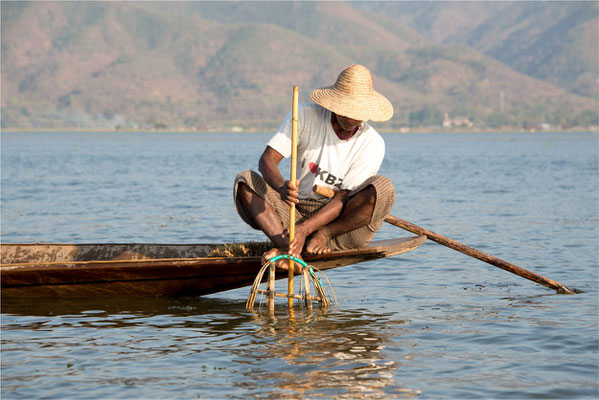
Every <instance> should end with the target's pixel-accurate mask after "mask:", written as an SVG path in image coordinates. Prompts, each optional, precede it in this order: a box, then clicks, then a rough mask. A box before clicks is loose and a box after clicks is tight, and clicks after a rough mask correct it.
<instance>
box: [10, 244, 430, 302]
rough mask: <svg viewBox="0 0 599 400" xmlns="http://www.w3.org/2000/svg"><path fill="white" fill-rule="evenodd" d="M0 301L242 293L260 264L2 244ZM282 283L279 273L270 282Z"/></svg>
mask: <svg viewBox="0 0 599 400" xmlns="http://www.w3.org/2000/svg"><path fill="white" fill-rule="evenodd" d="M425 240H426V237H425V236H414V237H408V238H400V239H392V240H380V241H373V242H370V243H369V244H367V245H366V246H364V247H361V248H359V249H353V250H343V251H336V252H331V253H328V254H322V255H315V256H308V255H306V256H305V257H304V259H305V261H306V262H307V263H308V264H311V265H313V266H315V267H316V268H318V269H320V270H327V269H331V268H337V267H342V266H345V265H351V264H355V263H359V262H362V261H367V260H374V259H377V258H383V257H389V256H393V255H396V254H401V253H405V252H408V251H411V250H414V249H415V248H417V247H418V246H420V245H421V244H422V242H424V241H425ZM0 246H1V247H0V253H1V265H0V279H1V285H2V292H1V293H2V298H8V297H87V296H114V295H118V296H122V295H152V296H200V295H206V294H210V293H217V292H221V291H225V290H230V289H235V288H239V287H243V286H249V285H251V284H252V283H253V281H254V279H255V277H256V274H257V273H258V271H259V270H260V266H261V265H260V257H255V256H252V257H209V256H208V254H211V253H212V250H213V249H214V248H215V247H216V246H218V245H211V244H2V245H0ZM285 277H287V273H286V272H285V271H283V272H282V273H281V274H280V275H277V279H280V278H285Z"/></svg>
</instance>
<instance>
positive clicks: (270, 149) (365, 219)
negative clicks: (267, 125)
mask: <svg viewBox="0 0 599 400" xmlns="http://www.w3.org/2000/svg"><path fill="white" fill-rule="evenodd" d="M310 98H311V99H312V101H313V102H314V103H302V104H300V105H299V110H298V127H297V137H298V139H297V142H298V144H297V161H298V164H297V176H298V178H299V180H298V181H296V182H291V181H289V180H285V178H283V175H282V174H281V172H280V171H279V167H278V166H279V163H280V162H281V160H282V159H283V158H288V157H289V156H290V155H291V123H292V121H291V113H289V114H288V115H287V117H286V118H285V120H284V121H283V123H282V124H281V126H280V127H279V130H278V132H277V133H276V134H275V135H274V136H273V137H272V138H271V139H270V141H269V142H268V145H267V147H266V149H265V150H264V153H263V154H262V156H261V157H260V161H259V171H260V172H261V173H262V175H260V174H258V173H256V172H254V171H249V170H248V171H243V172H241V173H240V174H239V175H237V177H236V179H235V188H234V198H235V205H236V207H237V212H238V213H239V215H240V216H241V218H242V219H243V220H244V221H245V222H247V223H248V224H249V225H250V226H251V227H252V228H254V229H259V230H262V231H263V232H264V233H265V234H266V236H268V237H269V239H270V240H271V241H272V242H273V243H274V245H275V248H274V249H272V250H270V251H268V252H266V253H265V254H264V255H263V259H264V260H266V259H269V258H271V257H274V256H275V255H277V254H283V253H287V254H290V255H293V256H296V257H299V256H300V254H301V253H302V251H305V252H307V253H316V254H320V253H326V252H329V251H331V250H340V249H352V248H356V247H359V246H362V245H364V244H365V243H367V242H369V241H370V240H372V238H373V237H374V233H375V232H376V231H377V230H378V229H379V228H380V227H381V225H382V223H383V219H384V218H385V216H386V215H387V214H388V213H389V211H390V210H391V206H392V205H393V201H394V200H395V190H394V188H393V185H392V184H391V182H390V181H389V179H387V178H385V177H383V176H380V175H377V172H378V170H379V167H380V165H381V163H382V161H383V157H384V154H385V143H384V141H383V138H382V137H381V136H380V135H379V134H378V133H377V132H376V131H375V130H374V129H373V128H372V127H371V126H370V125H368V123H367V122H366V121H368V120H372V121H387V120H389V119H391V117H392V116H393V106H392V105H391V103H390V102H389V100H387V99H386V98H385V97H384V96H382V95H381V94H379V93H377V92H376V91H375V90H374V87H373V78H372V74H371V73H370V71H369V70H368V69H367V68H366V67H364V66H362V65H353V66H351V67H349V68H347V69H345V70H344V71H342V72H341V74H340V75H339V77H338V78H337V81H336V82H335V84H334V85H333V86H328V87H324V88H321V89H316V90H314V91H313V92H312V93H311V95H310ZM314 185H320V186H325V187H328V188H330V189H333V190H335V191H336V194H335V196H334V197H333V198H332V199H328V198H325V197H323V196H320V195H319V194H317V193H314V192H313V191H312V188H313V186H314ZM291 204H295V206H296V228H295V238H294V240H293V243H291V245H289V243H288V231H287V226H288V224H289V206H290V205H291ZM282 267H283V268H285V266H284V265H283V266H282Z"/></svg>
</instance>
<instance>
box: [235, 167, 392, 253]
mask: <svg viewBox="0 0 599 400" xmlns="http://www.w3.org/2000/svg"><path fill="white" fill-rule="evenodd" d="M240 182H243V183H245V184H246V185H248V186H249V187H250V189H252V190H253V191H254V192H256V193H257V194H258V196H260V197H262V198H263V199H265V200H266V201H267V202H268V204H270V205H271V206H272V208H273V209H274V210H275V212H276V213H277V215H278V216H279V219H280V220H281V224H282V225H283V227H284V228H287V227H288V225H289V206H288V205H287V203H285V202H284V201H283V200H281V196H280V195H279V193H278V192H277V191H276V190H274V189H273V188H272V187H270V186H269V185H268V184H267V183H266V181H264V178H262V175H260V174H259V173H257V172H254V171H250V170H246V171H243V172H240V173H239V174H238V175H237V177H236V178H235V187H234V189H233V197H234V199H235V206H236V207H237V213H238V214H239V216H240V217H241V218H242V219H243V220H244V221H245V222H246V223H247V224H248V225H250V226H251V227H252V228H254V229H257V230H260V228H258V227H257V226H256V225H255V224H254V223H253V222H252V220H251V219H250V218H249V217H248V216H247V214H246V213H245V210H244V209H243V207H242V206H241V204H240V201H239V199H238V196H237V188H238V187H239V183H240ZM368 185H372V186H373V187H374V189H375V190H376V203H375V206H374V211H373V213H372V218H371V221H370V223H369V224H368V225H366V226H363V227H361V228H358V229H353V230H351V231H349V232H346V233H343V234H341V235H339V236H337V237H334V238H332V239H331V240H329V243H328V244H327V245H328V247H329V248H330V249H331V250H332V251H335V250H344V249H355V248H357V247H360V246H363V245H364V244H366V243H368V242H370V241H371V240H372V238H373V237H374V234H375V232H376V231H377V230H378V229H380V227H381V225H382V224H383V220H384V218H385V217H386V216H387V214H389V212H390V211H391V207H392V206H393V202H394V201H395V188H394V187H393V184H392V183H391V181H390V180H389V179H387V178H386V177H384V176H382V175H375V176H372V177H370V178H368V179H367V180H365V181H364V183H362V184H361V185H360V186H358V187H357V188H355V189H354V190H352V191H351V192H350V197H351V196H352V195H355V194H356V193H358V192H359V191H361V190H362V189H364V188H366V187H367V186H368ZM327 202H328V200H324V201H320V200H315V199H303V200H302V199H300V201H299V203H297V204H296V205H295V222H296V224H300V223H302V222H303V221H305V220H306V219H308V218H310V217H311V216H312V215H314V214H315V213H316V212H317V211H318V210H319V209H320V208H321V207H322V206H324V205H325V204H326V203H327Z"/></svg>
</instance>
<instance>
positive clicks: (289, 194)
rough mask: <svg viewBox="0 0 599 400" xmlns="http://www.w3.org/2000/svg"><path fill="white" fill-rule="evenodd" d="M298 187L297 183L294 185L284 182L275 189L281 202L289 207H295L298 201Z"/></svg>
mask: <svg viewBox="0 0 599 400" xmlns="http://www.w3.org/2000/svg"><path fill="white" fill-rule="evenodd" d="M298 186H299V181H295V184H294V183H293V182H291V181H285V183H283V185H281V186H280V187H279V188H278V189H277V191H278V192H279V195H280V196H281V200H283V201H284V202H285V203H287V205H289V207H291V206H292V205H295V204H296V203H297V202H298V201H299V199H298V197H299V193H298V189H297V188H298Z"/></svg>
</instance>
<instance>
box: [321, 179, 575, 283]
mask: <svg viewBox="0 0 599 400" xmlns="http://www.w3.org/2000/svg"><path fill="white" fill-rule="evenodd" d="M312 190H313V191H314V192H315V193H318V194H320V195H322V196H325V197H329V198H330V197H333V196H334V195H335V192H334V191H333V190H331V189H329V188H326V187H322V186H318V185H314V188H313V189H312ZM385 222H387V223H390V224H391V225H395V226H397V227H399V228H402V229H405V230H407V231H409V232H412V233H415V234H417V235H424V236H426V237H427V238H428V239H430V240H432V241H434V242H437V243H439V244H442V245H443V246H446V247H449V248H450V249H453V250H456V251H459V252H460V253H463V254H466V255H467V256H470V257H474V258H477V259H479V260H481V261H484V262H486V263H488V264H491V265H493V266H495V267H499V268H501V269H503V270H505V271H508V272H511V273H512V274H516V275H518V276H521V277H523V278H526V279H529V280H531V281H533V282H536V283H538V284H540V285H543V286H546V287H548V288H551V289H553V290H555V291H557V292H558V293H562V294H576V293H580V291H579V290H577V289H571V288H569V287H567V286H565V285H563V284H561V283H559V282H557V281H554V280H552V279H549V278H545V277H544V276H541V275H538V274H535V273H534V272H531V271H528V270H526V269H524V268H521V267H518V266H516V265H514V264H511V263H509V262H507V261H504V260H502V259H500V258H497V257H493V256H491V255H489V254H486V253H483V252H482V251H480V250H477V249H475V248H472V247H470V246H466V245H464V244H462V243H460V242H456V241H455V240H453V239H450V238H448V237H445V236H443V235H439V234H438V233H435V232H432V231H429V230H427V229H424V228H421V227H419V226H418V225H414V224H412V223H411V222H408V221H404V220H403V219H399V218H397V217H394V216H393V215H387V216H386V217H385Z"/></svg>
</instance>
